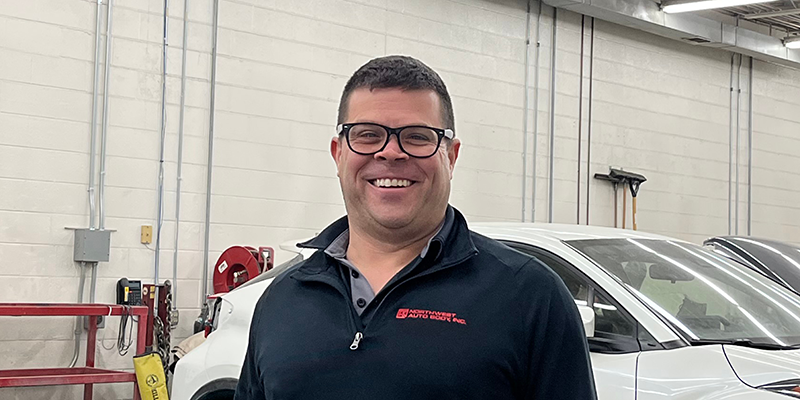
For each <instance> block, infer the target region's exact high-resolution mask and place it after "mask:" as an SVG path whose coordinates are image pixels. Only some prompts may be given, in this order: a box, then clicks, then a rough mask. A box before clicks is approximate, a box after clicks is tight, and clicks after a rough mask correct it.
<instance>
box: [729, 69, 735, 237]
mask: <svg viewBox="0 0 800 400" xmlns="http://www.w3.org/2000/svg"><path fill="white" fill-rule="evenodd" d="M735 57H736V55H735V54H731V82H730V93H728V100H729V103H730V105H729V108H728V110H729V114H728V126H729V128H728V235H730V234H731V233H732V229H731V216H732V211H733V210H732V208H731V201H732V200H733V198H732V197H733V186H732V185H733V181H732V175H733V62H734V59H735Z"/></svg>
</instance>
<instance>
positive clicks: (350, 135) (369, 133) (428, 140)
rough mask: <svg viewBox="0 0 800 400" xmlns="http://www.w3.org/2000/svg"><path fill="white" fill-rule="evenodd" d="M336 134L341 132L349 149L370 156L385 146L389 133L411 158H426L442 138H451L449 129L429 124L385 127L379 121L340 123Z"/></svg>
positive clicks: (451, 132) (431, 153)
mask: <svg viewBox="0 0 800 400" xmlns="http://www.w3.org/2000/svg"><path fill="white" fill-rule="evenodd" d="M336 131H337V133H338V134H339V135H344V137H345V139H346V140H347V146H348V147H350V150H352V151H353V153H356V154H361V155H364V156H370V155H373V154H375V153H378V152H380V151H383V149H385V148H386V145H387V144H389V139H390V138H391V136H392V135H395V136H397V143H398V145H399V146H400V150H402V151H403V153H406V154H408V155H409V156H411V157H415V158H428V157H431V156H433V155H434V154H436V151H437V150H439V146H440V145H441V143H442V138H448V139H453V138H454V137H455V133H453V130H452V129H439V128H431V127H430V126H416V125H414V126H404V127H401V128H389V127H388V126H383V125H380V124H373V123H368V122H359V123H355V124H341V125H338V126H337V127H336Z"/></svg>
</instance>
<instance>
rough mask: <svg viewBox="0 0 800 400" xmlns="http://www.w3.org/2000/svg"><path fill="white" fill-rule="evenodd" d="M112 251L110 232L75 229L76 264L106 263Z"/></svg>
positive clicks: (74, 256) (74, 258) (74, 257)
mask: <svg viewBox="0 0 800 400" xmlns="http://www.w3.org/2000/svg"><path fill="white" fill-rule="evenodd" d="M110 250H111V231H110V230H93V229H75V254H74V255H73V260H75V261H76V262H106V261H108V255H109V252H110Z"/></svg>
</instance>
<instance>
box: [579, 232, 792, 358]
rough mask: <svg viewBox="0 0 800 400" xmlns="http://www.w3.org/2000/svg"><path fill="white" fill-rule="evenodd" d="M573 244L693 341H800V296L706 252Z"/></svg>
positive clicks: (638, 243)
mask: <svg viewBox="0 0 800 400" xmlns="http://www.w3.org/2000/svg"><path fill="white" fill-rule="evenodd" d="M568 243H569V244H570V245H572V246H573V247H575V248H576V249H577V250H578V251H580V252H581V253H583V254H584V255H586V256H587V257H588V258H590V259H591V260H593V261H595V262H596V263H597V264H599V265H600V266H601V267H603V268H604V269H605V270H606V271H608V272H609V273H611V274H612V275H613V276H615V277H616V278H617V279H618V280H619V281H621V282H622V284H624V285H625V286H626V287H627V288H628V289H629V290H630V291H631V292H632V293H634V295H636V296H637V297H639V298H640V299H641V300H642V302H644V303H645V304H647V305H648V306H649V307H650V308H651V309H653V310H654V311H655V312H657V313H659V314H661V315H662V316H663V317H664V318H665V319H666V320H668V321H670V322H671V323H672V325H673V326H675V327H676V328H677V329H679V330H680V331H682V332H683V333H684V335H686V336H687V337H688V338H690V339H692V340H730V341H748V340H749V341H752V342H759V343H774V344H777V345H781V346H788V345H794V344H797V343H800V297H798V296H797V295H796V294H794V293H792V292H791V291H789V290H787V289H785V288H784V287H782V286H780V285H778V284H776V283H774V282H772V281H771V280H769V279H768V278H766V277H764V276H762V275H760V274H758V273H756V272H754V271H752V270H750V269H748V268H747V267H745V266H743V265H739V264H737V263H735V262H731V261H729V260H727V259H726V258H724V257H721V256H718V255H716V254H714V253H712V252H710V251H708V250H706V249H703V248H702V247H699V246H695V245H691V244H688V243H683V242H679V241H671V240H644V239H595V240H579V241H569V242H568Z"/></svg>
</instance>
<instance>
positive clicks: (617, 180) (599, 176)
mask: <svg viewBox="0 0 800 400" xmlns="http://www.w3.org/2000/svg"><path fill="white" fill-rule="evenodd" d="M594 178H595V179H599V180H601V181H609V182H611V184H612V185H613V186H614V228H617V227H618V221H619V217H618V216H617V210H618V209H619V206H618V205H617V203H618V200H617V199H618V198H619V195H618V189H619V185H620V184H621V183H622V179H620V178H612V177H611V176H609V175H608V174H594Z"/></svg>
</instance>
